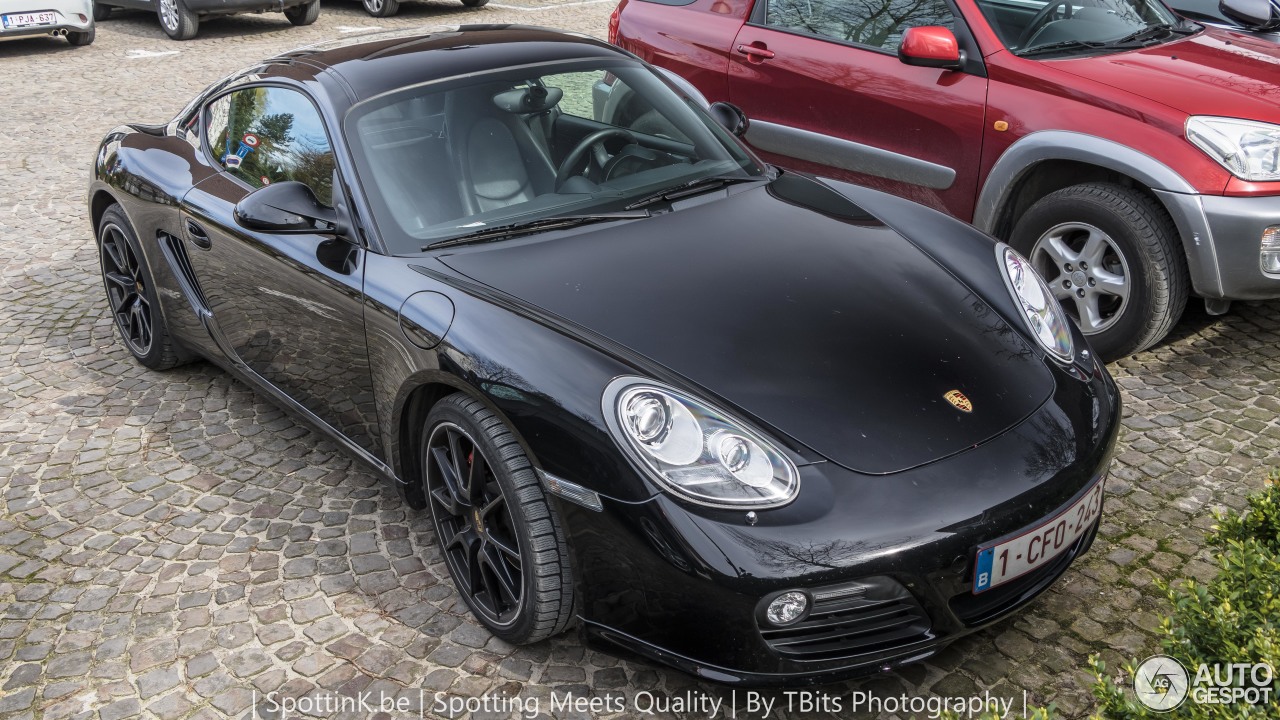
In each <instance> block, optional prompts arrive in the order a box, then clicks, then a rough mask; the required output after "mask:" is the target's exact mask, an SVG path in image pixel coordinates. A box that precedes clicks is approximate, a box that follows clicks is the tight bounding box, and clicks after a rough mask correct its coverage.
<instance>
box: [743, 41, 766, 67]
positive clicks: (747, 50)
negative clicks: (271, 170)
mask: <svg viewBox="0 0 1280 720" xmlns="http://www.w3.org/2000/svg"><path fill="white" fill-rule="evenodd" d="M737 50H738V52H739V53H741V54H742V55H746V56H747V60H748V61H750V62H764V61H765V60H768V59H770V58H772V57H774V55H775V53H774V52H773V51H772V50H770V49H769V48H767V47H765V44H764V43H762V42H753V43H751V44H750V45H747V44H742V45H739V46H738V47H737Z"/></svg>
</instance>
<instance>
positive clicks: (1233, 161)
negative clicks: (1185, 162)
mask: <svg viewBox="0 0 1280 720" xmlns="http://www.w3.org/2000/svg"><path fill="white" fill-rule="evenodd" d="M1186 132H1187V139H1188V140H1190V141H1191V142H1192V143H1194V144H1195V146H1196V147H1198V148H1200V149H1201V150H1203V151H1205V152H1206V153H1208V154H1209V157H1211V158H1213V159H1214V160H1217V161H1218V163H1220V164H1221V165H1222V167H1224V168H1226V169H1227V170H1230V171H1231V174H1232V175H1235V176H1236V177H1238V178H1240V179H1241V180H1250V181H1252V182H1267V181H1269V180H1280V125H1272V124H1270V123H1263V122H1254V121H1252V120H1238V119H1236V118H1225V117H1207V116H1202V115H1197V116H1192V117H1190V118H1187V130H1186Z"/></svg>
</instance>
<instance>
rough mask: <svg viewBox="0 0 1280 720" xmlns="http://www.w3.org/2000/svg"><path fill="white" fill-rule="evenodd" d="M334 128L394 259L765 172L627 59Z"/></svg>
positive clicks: (457, 83) (385, 102)
mask: <svg viewBox="0 0 1280 720" xmlns="http://www.w3.org/2000/svg"><path fill="white" fill-rule="evenodd" d="M344 128H345V130H346V135H347V138H348V140H349V141H350V143H351V146H352V152H353V154H354V155H355V160H356V166H357V169H358V171H359V174H360V179H361V183H362V184H363V186H364V189H365V192H366V195H367V196H368V198H369V201H370V203H371V205H372V206H373V211H374V213H375V214H376V215H377V221H378V228H379V230H380V232H381V234H382V236H383V240H384V241H385V242H386V244H387V246H388V248H389V249H390V251H391V252H392V253H394V254H409V253H416V252H420V251H421V249H422V248H423V247H425V246H427V245H432V244H436V243H440V242H441V241H445V240H449V239H451V238H464V237H466V236H468V235H477V234H480V233H485V232H488V231H491V230H493V229H494V228H501V227H504V226H511V225H526V224H530V223H534V224H536V223H538V222H539V221H545V220H547V219H549V218H559V217H564V216H582V215H586V214H592V213H611V212H620V211H622V210H624V209H625V208H627V207H628V206H629V205H632V204H634V203H637V202H641V201H645V202H649V201H651V199H652V197H653V196H654V193H660V192H661V191H663V190H664V189H666V188H673V189H674V188H684V189H685V191H686V192H689V191H690V190H689V188H690V186H696V187H701V183H699V182H698V181H699V180H702V179H708V180H710V179H711V178H726V179H727V180H726V181H735V180H749V179H752V178H756V177H759V176H761V175H762V174H763V172H764V169H763V168H762V167H761V166H759V165H758V164H757V163H756V161H755V160H754V159H753V158H752V157H751V155H750V154H748V153H747V152H746V151H745V150H744V149H743V148H742V146H741V145H740V144H739V143H738V142H737V141H736V140H735V139H733V138H732V137H731V136H730V135H729V134H728V133H727V132H725V131H724V129H723V128H721V127H720V126H719V125H717V124H716V123H715V122H714V121H712V120H711V118H710V117H708V116H707V114H706V113H704V112H703V111H702V110H701V109H700V108H699V107H698V106H697V105H696V104H695V103H694V102H693V101H691V100H689V99H686V98H684V97H682V96H681V95H679V94H677V93H676V92H675V91H673V90H672V89H671V88H670V86H668V85H667V84H666V82H665V81H663V80H662V79H661V78H659V77H658V76H657V75H655V74H654V73H653V72H652V71H650V70H649V69H647V68H646V67H644V66H643V65H640V64H638V63H634V62H631V61H627V60H624V59H592V60H575V61H572V62H568V63H565V62H559V63H552V64H547V65H543V66H532V67H530V66H524V67H521V68H518V69H512V70H502V71H497V72H493V73H488V74H484V75H480V76H475V75H472V76H468V77H466V78H461V79H457V80H449V81H443V82H435V83H428V84H424V85H419V86H414V87H409V88H405V89H404V90H399V91H396V92H394V93H391V94H389V95H385V96H380V97H377V98H373V99H371V100H368V101H365V102H363V103H360V104H359V105H356V106H355V107H354V108H352V110H351V112H350V113H349V114H348V115H347V118H346V120H345V123H344ZM706 187H707V189H714V187H715V184H714V183H710V182H708V183H706Z"/></svg>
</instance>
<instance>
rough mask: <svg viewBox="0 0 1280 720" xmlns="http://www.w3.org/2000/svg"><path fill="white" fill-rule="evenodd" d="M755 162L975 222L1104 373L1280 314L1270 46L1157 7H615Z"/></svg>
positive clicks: (676, 2) (623, 33) (677, 2)
mask: <svg viewBox="0 0 1280 720" xmlns="http://www.w3.org/2000/svg"><path fill="white" fill-rule="evenodd" d="M609 32H610V40H611V41H613V42H614V43H615V44H618V45H620V46H621V47H623V48H625V49H627V50H630V51H632V52H634V53H636V54H637V55H639V56H640V57H642V58H643V59H645V60H647V61H649V62H651V63H653V64H655V65H658V66H661V67H664V68H667V69H668V70H671V71H674V72H675V73H678V74H680V75H682V76H684V77H685V78H687V79H688V80H689V81H690V82H691V83H692V84H693V85H694V86H696V87H697V89H698V90H700V91H701V92H702V94H703V95H705V96H706V98H707V99H709V100H711V101H726V102H730V103H733V104H736V105H737V106H739V107H740V108H742V110H744V111H745V113H746V115H747V116H748V117H750V118H751V122H750V124H749V125H748V126H747V130H746V134H745V138H746V140H747V141H748V142H749V143H750V144H751V145H752V146H753V147H754V148H755V149H756V150H757V151H759V152H760V153H761V154H762V155H763V156H764V157H765V158H766V159H768V160H770V161H772V162H775V163H777V164H779V165H782V166H783V167H791V168H795V169H797V170H801V171H807V172H812V173H814V174H817V175H822V176H826V177H833V178H836V179H839V180H848V181H851V182H856V183H859V184H862V185H868V186H871V187H874V188H878V189H881V190H885V191H887V192H891V193H894V194H896V195H901V196H904V197H907V198H910V199H912V200H916V201H918V202H921V203H924V204H926V205H929V206H931V207H933V208H936V209H938V210H942V211H944V212H947V213H950V214H951V215H954V216H956V217H958V218H961V219H964V220H968V221H971V222H973V224H975V225H977V226H978V227H979V228H981V229H983V230H985V231H987V232H989V233H991V234H993V235H995V236H997V237H1000V238H1004V239H1006V240H1008V241H1009V242H1010V243H1011V244H1012V245H1014V246H1015V247H1016V248H1018V249H1019V250H1021V251H1022V252H1023V253H1024V254H1026V255H1027V256H1028V257H1030V258H1031V259H1032V261H1033V262H1034V263H1035V264H1036V266H1037V268H1038V269H1039V270H1040V271H1041V273H1042V274H1043V275H1044V277H1045V278H1046V279H1047V280H1048V281H1049V282H1050V284H1051V287H1052V288H1053V290H1054V292H1055V294H1056V295H1057V296H1058V298H1059V299H1060V300H1062V302H1063V305H1064V306H1065V307H1066V308H1067V310H1068V311H1069V312H1071V313H1072V314H1073V315H1075V317H1076V318H1077V320H1078V321H1079V324H1080V327H1081V328H1082V329H1083V330H1084V332H1085V333H1086V334H1088V335H1090V336H1091V337H1090V340H1091V341H1092V343H1093V344H1094V346H1095V348H1096V349H1097V350H1098V352H1100V353H1101V354H1102V356H1103V357H1105V358H1107V359H1114V358H1118V357H1123V356H1125V355H1128V354H1130V353H1133V352H1136V351H1138V350H1141V349H1143V348H1146V347H1149V346H1150V345H1152V344H1154V343H1155V342H1157V341H1158V340H1160V339H1161V338H1162V337H1163V336H1164V335H1165V334H1166V333H1167V332H1168V331H1169V328H1170V327H1172V325H1173V324H1174V323H1175V322H1176V321H1177V319H1178V317H1179V315H1181V313H1182V310H1183V308H1184V307H1185V305H1186V302H1187V298H1188V296H1189V295H1191V294H1194V295H1197V296H1199V297H1202V298H1204V299H1205V301H1206V305H1207V308H1208V310H1209V312H1211V313H1214V314H1219V313H1222V312H1225V311H1226V310H1227V308H1228V306H1229V303H1230V301H1231V300H1233V299H1235V300H1243V299H1261V298H1275V297H1280V85H1278V83H1280V45H1277V44H1275V43H1270V42H1267V41H1266V40H1264V39H1262V38H1260V37H1257V36H1250V35H1248V34H1244V33H1238V32H1233V31H1230V30H1223V29H1220V28H1212V27H1209V28H1206V27H1203V26H1201V25H1198V24H1195V23H1192V22H1190V21H1187V20H1184V19H1182V18H1179V17H1178V16H1177V15H1175V14H1174V13H1173V12H1171V11H1170V10H1169V9H1168V8H1167V7H1166V6H1165V5H1163V4H1162V3H1161V2H1160V0H754V2H753V0H622V4H621V5H619V6H618V9H617V10H616V11H615V12H614V14H613V17H612V19H611V20H610V26H609Z"/></svg>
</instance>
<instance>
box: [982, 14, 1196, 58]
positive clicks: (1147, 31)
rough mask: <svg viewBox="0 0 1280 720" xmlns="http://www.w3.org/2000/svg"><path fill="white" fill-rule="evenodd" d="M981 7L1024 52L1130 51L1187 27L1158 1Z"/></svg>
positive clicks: (999, 30) (1015, 48) (1018, 51)
mask: <svg viewBox="0 0 1280 720" xmlns="http://www.w3.org/2000/svg"><path fill="white" fill-rule="evenodd" d="M978 7H979V8H981V10H982V14H983V15H985V16H986V17H987V20H988V21H989V22H990V23H991V26H992V27H993V28H995V30H996V32H997V33H998V34H999V35H1000V39H1001V41H1003V42H1004V44H1005V46H1006V47H1008V48H1009V49H1010V50H1012V51H1013V52H1014V53H1016V54H1018V55H1023V56H1032V55H1041V54H1059V53H1070V52H1078V51H1081V50H1083V51H1098V50H1108V49H1111V50H1122V49H1130V48H1134V47H1142V46H1143V45H1147V44H1152V43H1159V42H1164V41H1166V40H1168V39H1169V38H1171V37H1173V36H1174V34H1175V33H1176V32H1179V31H1181V32H1187V31H1189V29H1187V28H1182V27H1181V20H1180V19H1179V18H1178V17H1177V16H1175V15H1174V14H1173V13H1171V12H1170V11H1169V9H1168V8H1166V7H1165V6H1164V4H1163V3H1161V2H1160V0H978Z"/></svg>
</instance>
